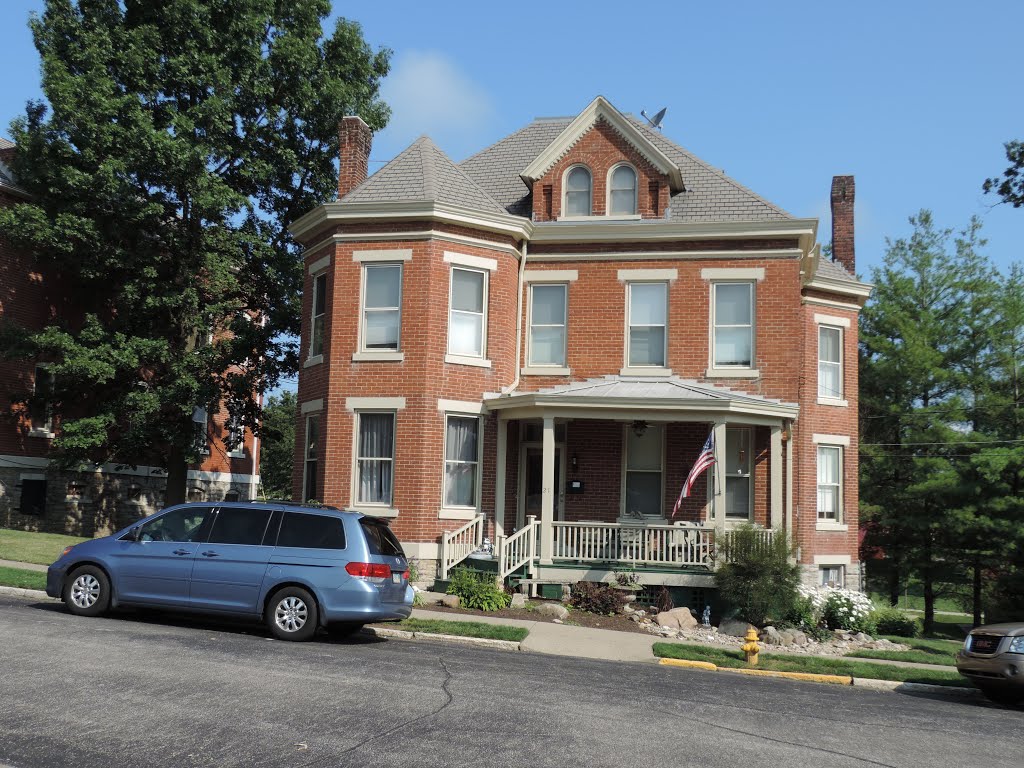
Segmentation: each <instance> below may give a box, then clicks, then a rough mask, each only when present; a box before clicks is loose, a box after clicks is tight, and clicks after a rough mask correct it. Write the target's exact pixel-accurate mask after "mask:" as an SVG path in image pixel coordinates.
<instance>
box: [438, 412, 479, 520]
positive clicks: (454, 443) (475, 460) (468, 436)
mask: <svg viewBox="0 0 1024 768" xmlns="http://www.w3.org/2000/svg"><path fill="white" fill-rule="evenodd" d="M479 478H480V418H479V417H478V416H458V415H452V414H449V415H448V416H447V417H446V419H445V437H444V506H445V507H474V508H475V507H476V506H477V496H478V491H479V486H480V483H479Z"/></svg>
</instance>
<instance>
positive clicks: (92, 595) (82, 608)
mask: <svg viewBox="0 0 1024 768" xmlns="http://www.w3.org/2000/svg"><path fill="white" fill-rule="evenodd" d="M63 598H64V605H66V606H67V607H68V610H69V611H71V612H72V613H73V614H75V615H76V616H100V615H101V614H103V613H106V611H107V608H109V607H110V579H108V578H107V574H105V573H104V572H103V570H102V569H101V568H97V567H96V566H95V565H83V566H82V567H81V568H77V569H75V570H74V571H72V572H71V573H70V574H69V575H68V577H67V579H66V580H65V582H64V594H63Z"/></svg>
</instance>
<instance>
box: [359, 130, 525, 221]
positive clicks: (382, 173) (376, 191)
mask: <svg viewBox="0 0 1024 768" xmlns="http://www.w3.org/2000/svg"><path fill="white" fill-rule="evenodd" d="M394 200H434V201H437V202H443V203H450V204H452V205H460V206H464V207H466V208H473V209H475V210H478V211H489V212H492V213H504V212H505V210H504V208H503V207H502V206H501V205H499V204H498V203H497V202H496V201H495V200H494V198H492V197H491V196H490V195H489V194H488V193H487V192H485V191H484V190H483V189H481V188H480V187H479V186H478V185H477V183H476V182H475V181H473V180H472V179H471V178H470V177H469V176H467V175H466V174H465V173H464V172H463V171H461V170H460V169H459V167H458V166H457V165H455V163H453V162H452V161H451V160H450V159H449V158H448V156H447V155H446V154H445V153H444V152H442V151H441V150H440V149H438V148H437V145H436V144H434V142H433V141H431V140H430V137H428V136H421V137H420V138H419V139H417V140H416V141H415V142H413V144H412V145H411V146H409V148H408V149H406V150H405V151H404V152H402V153H401V154H400V155H398V156H397V157H396V158H395V159H394V160H392V161H391V162H390V163H388V164H387V165H385V166H384V167H383V168H381V169H380V170H379V171H377V172H376V173H375V174H373V175H372V176H370V177H369V178H367V179H366V181H364V182H363V183H362V184H360V185H359V186H357V187H356V188H355V189H353V190H352V191H351V192H349V193H348V194H347V195H345V197H343V198H342V202H346V203H365V202H388V201H394Z"/></svg>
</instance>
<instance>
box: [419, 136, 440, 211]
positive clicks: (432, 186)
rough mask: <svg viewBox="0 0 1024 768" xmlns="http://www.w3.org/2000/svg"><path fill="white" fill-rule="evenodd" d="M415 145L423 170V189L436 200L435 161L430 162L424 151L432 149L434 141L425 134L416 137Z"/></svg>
mask: <svg viewBox="0 0 1024 768" xmlns="http://www.w3.org/2000/svg"><path fill="white" fill-rule="evenodd" d="M415 145H416V147H417V149H418V150H419V155H420V169H421V170H422V171H423V191H424V192H426V193H427V196H428V197H429V198H430V199H431V200H435V199H436V198H437V179H436V177H435V176H434V163H433V162H428V160H427V155H426V152H424V149H430V147H432V146H433V145H434V142H433V141H431V139H430V137H429V136H427V135H426V134H423V135H422V136H420V137H419V138H418V139H416V142H415Z"/></svg>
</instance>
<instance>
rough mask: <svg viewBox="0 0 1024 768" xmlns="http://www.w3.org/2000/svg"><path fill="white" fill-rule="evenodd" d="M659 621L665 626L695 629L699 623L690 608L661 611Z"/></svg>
mask: <svg viewBox="0 0 1024 768" xmlns="http://www.w3.org/2000/svg"><path fill="white" fill-rule="evenodd" d="M657 622H658V624H659V625H661V626H663V627H671V628H672V629H693V628H694V627H696V626H697V625H698V624H699V622H698V621H697V620H696V619H695V618H693V614H691V613H690V609H689V608H673V609H672V610H671V611H664V612H662V613H659V614H658V616H657Z"/></svg>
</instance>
